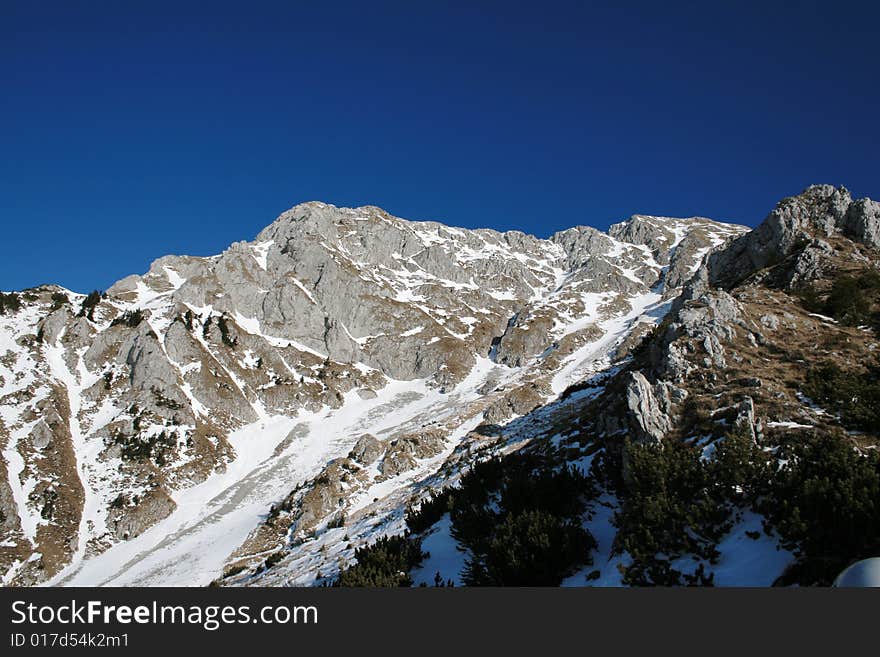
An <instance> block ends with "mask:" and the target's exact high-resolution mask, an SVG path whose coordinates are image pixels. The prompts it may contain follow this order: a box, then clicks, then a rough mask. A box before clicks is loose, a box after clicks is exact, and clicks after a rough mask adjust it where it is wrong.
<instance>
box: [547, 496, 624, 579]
mask: <svg viewBox="0 0 880 657" xmlns="http://www.w3.org/2000/svg"><path fill="white" fill-rule="evenodd" d="M617 506H618V502H617V498H615V497H614V496H613V495H609V494H608V493H604V494H603V495H601V496H600V497H599V499H598V500H596V501H595V502H594V503H593V508H592V509H591V514H592V518H591V519H589V520H587V521H585V522H584V528H585V529H587V530H588V531H589V532H590V533H591V534H592V535H593V538H595V539H596V543H597V547H596V549H595V550H594V552H593V563H592V565H590V566H584V567H583V568H581V569H580V570H579V571H578V572H576V573H574V574H573V575H571V576H569V577H566V578H565V579H564V580H562V584H561V585H562V586H565V587H575V586H623V581H622V579H623V575H622V574H621V573H620V570H619V566H625V565H628V564H629V563H630V558H629V555H627V554H615V555H612V554H611V550H612V547H613V545H614V537H615V536H616V534H617V528H616V527H615V526H614V524H613V522H612V521H613V519H614V512H615V510H616V509H617ZM595 570H598V571H599V577H598V578H597V579H594V580H590V581H587V575H588V574H590V573H592V572H593V571H595Z"/></svg>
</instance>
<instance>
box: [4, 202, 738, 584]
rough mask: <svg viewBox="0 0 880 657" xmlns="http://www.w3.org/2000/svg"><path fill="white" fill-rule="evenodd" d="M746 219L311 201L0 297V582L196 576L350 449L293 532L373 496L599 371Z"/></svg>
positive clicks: (269, 540)
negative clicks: (143, 257) (595, 216)
mask: <svg viewBox="0 0 880 657" xmlns="http://www.w3.org/2000/svg"><path fill="white" fill-rule="evenodd" d="M744 230H745V229H743V228H741V227H737V226H730V225H725V224H719V223H716V222H712V221H710V220H707V219H701V218H693V219H668V218H656V217H645V216H635V217H633V218H631V219H630V220H629V221H627V222H624V223H623V224H619V225H617V226H615V227H613V228H612V229H611V230H610V231H609V234H603V233H600V232H598V231H596V230H594V229H591V228H587V227H576V228H572V229H569V230H566V231H562V232H560V233H557V234H556V235H554V236H553V237H552V238H551V239H549V240H540V239H537V238H534V237H531V236H528V235H525V234H522V233H517V232H510V233H497V232H495V231H490V230H476V231H471V230H464V229H459V228H451V227H446V226H443V225H441V224H437V223H431V222H409V221H405V220H402V219H398V218H396V217H392V216H390V215H388V214H387V213H385V212H384V211H382V210H380V209H378V208H372V207H366V208H358V209H344V208H335V207H333V206H329V205H325V204H322V203H307V204H303V205H300V206H297V207H295V208H293V209H291V210H290V211H288V212H286V213H284V214H283V215H281V216H280V217H279V218H278V219H277V220H276V221H275V222H274V223H273V224H271V225H270V226H268V227H267V228H266V229H265V230H264V231H262V232H261V233H260V235H258V236H257V238H256V240H255V241H254V242H250V243H246V242H240V243H236V244H233V245H232V246H231V247H230V248H229V249H227V250H226V251H225V252H224V253H222V254H220V255H218V256H214V257H210V258H194V257H185V256H168V257H165V258H161V259H160V260H157V261H156V262H154V263H153V265H152V266H151V268H150V271H149V272H148V273H146V274H145V275H143V276H131V277H128V278H126V279H123V280H122V281H120V282H118V283H116V284H115V285H114V286H112V287H111V288H110V289H109V290H108V291H107V292H106V293H105V294H103V295H101V294H97V293H93V294H91V295H88V296H84V295H78V294H73V293H71V292H69V291H67V290H64V289H63V288H59V287H56V286H44V287H40V288H35V289H32V290H26V291H23V292H21V293H18V294H10V295H8V303H7V302H4V306H3V308H2V310H3V312H2V314H0V377H2V388H0V413H2V415H0V420H2V426H0V442H2V444H3V445H4V447H3V452H2V455H3V462H4V465H5V467H4V468H3V470H2V473H0V523H2V532H3V533H2V542H0V572H3V582H4V583H6V584H33V583H38V582H41V581H50V582H52V583H59V584H61V583H65V584H91V583H117V584H147V583H149V584H175V583H185V584H204V583H207V582H208V581H210V580H211V579H213V578H214V577H216V576H217V575H218V574H219V573H220V571H221V569H222V567H223V564H224V562H225V561H226V560H227V557H229V555H230V554H231V553H232V552H233V551H234V550H235V549H236V548H239V551H238V554H245V555H248V559H253V555H254V554H261V551H265V549H266V545H274V543H273V541H276V538H274V534H273V532H269V533H268V535H267V536H264V535H263V534H266V532H265V529H264V528H265V525H264V524H261V522H260V519H261V517H263V516H265V514H267V513H269V510H270V507H272V505H273V504H279V503H281V504H282V505H284V504H285V502H282V500H289V499H290V496H289V493H290V491H291V490H293V489H295V488H296V487H297V486H304V485H305V484H306V482H309V481H310V480H312V479H314V478H315V477H320V476H322V474H321V473H322V471H326V469H327V468H332V467H333V466H334V463H335V464H336V465H337V466H339V467H341V465H340V463H338V462H335V461H334V459H337V460H338V459H340V458H344V457H347V455H349V453H350V452H351V451H352V449H353V448H354V449H355V452H356V456H358V455H359V456H358V457H359V458H360V459H361V463H362V465H364V466H365V467H364V468H363V469H362V470H363V471H362V472H360V473H359V474H358V476H357V477H356V479H357V481H356V482H351V483H350V485H349V482H344V486H343V485H342V484H339V482H338V481H335V480H334V479H333V478H332V477H327V478H328V481H331V482H333V483H332V486H342V488H341V489H339V490H335V493H343V494H342V497H344V498H345V500H344V506H345V509H342V508H341V507H339V505H338V503H337V508H335V509H333V511H334V512H335V513H336V515H337V517H336V518H330V517H328V511H329V510H330V509H329V507H328V504H330V502H329V500H330V498H331V497H332V495H331V494H330V493H326V492H321V491H320V489H316V488H315V487H314V486H309V487H308V488H309V490H311V491H312V493H311V498H310V500H312V501H311V510H309V511H308V512H307V513H302V514H300V516H299V517H298V519H297V530H296V532H294V533H297V532H298V535H299V537H300V538H301V536H302V535H304V534H308V533H309V532H311V531H313V530H315V529H316V528H318V527H319V526H322V525H323V524H326V523H328V522H343V521H341V520H340V518H339V517H338V516H341V514H342V513H343V512H344V513H346V514H356V513H361V512H364V510H365V509H368V508H369V507H370V505H372V504H374V502H373V501H372V500H373V499H374V498H376V499H377V500H379V499H380V498H381V499H382V500H385V503H386V505H391V504H392V501H393V500H395V499H398V498H401V499H402V497H404V496H405V494H404V491H406V489H407V486H408V485H409V484H410V483H411V482H413V481H416V480H419V479H421V478H423V477H424V476H426V475H428V474H431V473H432V472H433V470H434V469H435V468H436V467H438V466H439V465H440V464H442V463H443V462H444V461H445V460H446V459H448V458H449V457H450V455H451V454H455V453H465V454H466V453H467V451H468V450H470V449H472V448H473V444H475V442H478V441H479V440H480V438H479V436H480V434H479V433H477V434H475V433H474V430H476V429H478V427H481V426H482V427H483V429H480V430H484V429H485V426H486V425H493V424H499V423H503V422H505V421H507V420H508V419H509V418H511V417H514V416H518V415H522V414H525V413H528V412H529V411H532V410H533V409H535V408H537V407H540V406H541V405H543V404H545V403H546V402H548V401H550V400H552V399H554V398H556V397H557V396H558V395H559V394H560V393H562V392H563V391H564V390H565V389H566V388H568V387H569V386H570V385H571V384H572V383H574V382H577V381H579V380H581V379H583V378H585V377H586V376H589V375H590V374H592V373H594V372H597V371H600V370H602V369H603V368H605V367H607V366H608V364H609V363H610V362H611V360H613V359H614V357H615V352H616V351H617V349H618V347H620V345H621V343H624V342H625V339H626V337H627V336H629V335H637V334H638V333H639V332H642V331H644V330H646V329H647V328H648V327H649V326H651V325H653V323H655V322H656V321H657V319H658V318H659V317H660V316H662V314H663V313H664V312H665V311H666V310H667V309H668V307H669V303H670V300H671V299H672V298H673V297H674V296H675V289H676V288H677V287H678V286H679V285H681V284H682V283H683V282H684V280H685V279H686V278H687V277H688V276H689V275H690V273H692V272H693V271H695V270H696V269H697V267H698V266H699V263H700V261H701V260H702V257H703V256H704V255H705V254H706V253H708V252H709V251H710V250H711V249H713V248H716V247H718V246H719V245H721V244H722V243H724V242H725V240H727V239H729V238H732V237H734V236H736V235H738V234H741V233H742V232H743V231H744ZM4 299H7V296H6V295H4ZM634 332H635V333H634ZM626 346H627V345H626V344H625V343H624V344H623V347H624V349H623V351H625V348H626ZM621 353H622V352H621ZM618 355H619V354H618ZM426 427H430V431H426V430H425V429H426ZM367 461H369V463H367ZM328 463H329V464H330V465H328ZM332 486H331V487H332ZM302 490H305V487H304V488H303V489H302ZM315 491H317V492H315ZM278 508H280V507H276V512H275V517H276V518H277V517H278V515H279V513H280V512H278V511H277V509H278ZM369 512H370V511H367V513H369ZM271 515H272V514H270V516H271ZM330 515H331V516H332V515H333V514H330ZM296 540H299V538H296Z"/></svg>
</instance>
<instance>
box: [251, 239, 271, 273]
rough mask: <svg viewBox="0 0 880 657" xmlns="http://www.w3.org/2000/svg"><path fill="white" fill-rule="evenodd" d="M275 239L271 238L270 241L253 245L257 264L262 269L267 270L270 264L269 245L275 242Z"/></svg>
mask: <svg viewBox="0 0 880 657" xmlns="http://www.w3.org/2000/svg"><path fill="white" fill-rule="evenodd" d="M274 243H275V242H274V240H269V241H268V242H257V243H256V244H254V245H253V247H251V248H253V250H254V260H256V261H257V264H258V265H259V266H260V269H262V270H263V271H266V268H267V266H268V263H267V259H268V256H269V247H270V246H272V245H273V244H274Z"/></svg>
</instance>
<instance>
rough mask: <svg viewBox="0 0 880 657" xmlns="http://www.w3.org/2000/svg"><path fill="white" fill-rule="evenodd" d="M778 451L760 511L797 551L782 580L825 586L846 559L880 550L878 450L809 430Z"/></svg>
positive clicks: (786, 544)
mask: <svg viewBox="0 0 880 657" xmlns="http://www.w3.org/2000/svg"><path fill="white" fill-rule="evenodd" d="M779 456H780V458H781V459H782V460H783V463H784V465H783V466H782V468H781V470H780V471H779V473H778V474H777V476H776V477H774V479H773V483H772V491H771V495H770V496H769V497H768V498H767V500H766V501H765V503H764V504H763V508H762V510H763V512H764V513H765V515H766V516H767V517H768V518H769V519H770V520H771V522H772V524H773V525H774V526H775V527H776V529H777V530H778V531H779V533H780V534H781V536H782V537H783V539H784V545H785V546H786V547H788V548H789V549H793V550H794V551H795V553H796V554H797V555H798V563H797V564H796V566H795V567H794V568H793V569H791V572H789V573H788V575H787V582H786V583H799V584H806V585H810V584H821V585H827V584H830V583H831V582H832V581H833V579H834V578H835V577H836V576H837V574H838V573H839V572H840V571H841V570H842V569H843V568H844V567H846V566H847V565H848V564H850V563H851V562H853V561H855V560H858V559H862V558H866V557H874V556H877V555H878V554H880V454H877V452H876V451H872V452H870V453H868V454H867V455H862V454H860V453H859V452H857V451H856V450H855V449H854V448H853V446H852V445H851V444H850V443H849V442H848V441H846V440H843V439H840V438H836V437H834V436H830V435H824V434H812V435H809V436H806V437H801V438H800V439H799V440H797V441H794V442H791V443H789V444H787V445H784V446H783V447H782V449H781V450H780V454H779Z"/></svg>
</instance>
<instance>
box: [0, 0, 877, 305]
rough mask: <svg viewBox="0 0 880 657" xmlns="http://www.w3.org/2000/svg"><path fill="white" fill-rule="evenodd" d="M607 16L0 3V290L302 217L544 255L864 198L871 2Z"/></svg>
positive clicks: (501, 9) (873, 28) (604, 11)
mask: <svg viewBox="0 0 880 657" xmlns="http://www.w3.org/2000/svg"><path fill="white" fill-rule="evenodd" d="M618 4H621V5H622V4H623V3H611V2H609V3H589V2H577V3H565V2H553V1H551V0H545V1H542V2H529V3H521V4H518V3H516V2H514V1H513V0H511V1H509V2H500V3H497V4H491V3H482V2H468V3H457V2H448V1H446V2H435V3H428V2H399V3H383V2H369V3H367V2H359V3H351V4H349V3H345V2H336V3H325V2H314V1H312V2H294V1H293V0H290V1H287V2H260V1H257V0H253V1H250V2H234V3H225V2H222V1H217V0H215V1H213V2H203V3H200V4H194V3H193V4H191V3H187V2H182V1H178V2H173V3H164V2H155V1H154V2H139V1H135V0H126V1H125V2H119V1H113V2H102V1H99V0H89V1H74V0H65V1H63V2H62V1H57V2H55V1H50V0H40V1H39V2H36V1H34V0H22V1H17V0H0V90H2V91H0V217H2V244H3V248H2V257H0V289H7V290H8V289H18V288H23V287H27V286H31V285H36V284H39V283H43V282H57V283H60V284H62V285H65V286H67V287H70V288H72V289H75V290H78V291H89V290H91V289H93V288H99V289H105V288H106V287H108V286H109V285H110V284H111V283H112V282H113V281H114V280H117V279H118V278H121V277H122V276H124V275H127V274H129V273H135V272H143V271H145V270H146V269H147V267H148V265H149V263H150V262H151V261H152V260H153V259H155V258H157V257H159V256H161V255H164V254H167V253H187V254H195V255H208V254H213V253H217V252H219V251H221V250H222V249H224V248H225V247H226V246H227V245H228V244H229V243H231V242H233V241H236V240H240V239H252V238H253V237H254V235H256V233H257V232H258V231H259V230H260V229H261V228H262V227H263V226H265V225H267V224H268V223H270V222H271V221H272V220H273V219H274V218H275V216H277V215H278V214H279V213H280V212H282V211H283V210H285V209H286V208H288V207H290V206H292V205H295V204H296V203H298V202H302V201H306V200H315V199H317V200H323V201H327V202H330V203H335V204H337V205H364V204H372V205H379V206H382V207H384V208H386V209H387V210H389V211H390V212H392V213H394V214H397V215H399V216H403V217H406V218H410V219H436V220H440V221H445V222H448V223H451V224H454V225H459V226H467V227H482V226H485V227H493V228H497V229H502V230H503V229H513V228H516V229H521V230H524V231H527V232H532V233H536V234H538V235H541V236H546V235H548V234H549V233H551V232H553V231H555V230H559V229H562V228H566V227H568V226H571V225H575V224H588V225H593V226H596V227H599V228H605V227H607V225H608V224H609V223H612V222H614V221H618V220H620V219H622V218H625V217H627V216H629V215H630V214H633V213H637V212H641V213H652V214H669V215H692V214H703V215H707V216H711V217H714V218H717V219H722V220H731V221H738V222H742V223H746V224H751V225H754V224H755V223H757V222H758V221H760V220H761V219H762V218H763V217H764V216H765V215H766V213H767V212H768V211H769V210H770V209H771V208H772V206H773V204H774V203H775V201H777V200H778V199H779V198H781V197H783V196H787V195H790V194H794V193H797V192H798V191H800V190H801V189H802V188H803V187H805V186H806V185H808V184H810V183H813V182H830V183H835V184H845V185H846V186H848V187H849V188H850V190H851V191H852V192H853V193H854V194H855V195H857V196H872V197H874V198H878V197H880V176H878V173H880V166H878V153H880V150H878V146H880V118H878V117H880V111H878V108H880V80H878V70H880V54H878V49H877V48H878V47H877V29H878V25H880V10H878V9H877V6H878V4H880V3H868V2H862V3H858V4H855V3H853V4H847V3H846V2H836V3H827V2H823V3H820V2H816V3H811V2H801V3H787V4H789V5H790V8H786V7H785V6H783V4H782V3H779V4H778V5H776V6H775V7H773V6H767V5H766V3H759V4H755V5H754V6H752V7H748V6H746V5H744V4H742V3H739V2H736V3H729V5H727V6H726V7H719V6H716V4H717V3H713V2H699V3H697V2H695V3H687V4H677V3H666V2H663V3H660V2H645V3H643V5H640V4H638V3H632V4H629V5H627V6H625V7H624V6H617V7H615V6H614V5H618ZM771 4H772V3H771Z"/></svg>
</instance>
